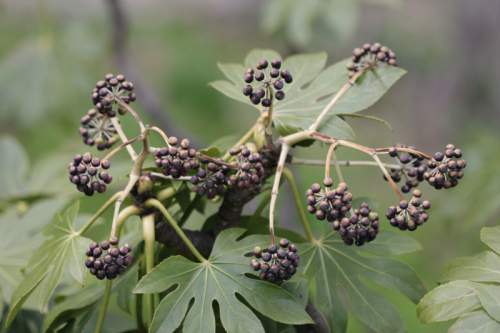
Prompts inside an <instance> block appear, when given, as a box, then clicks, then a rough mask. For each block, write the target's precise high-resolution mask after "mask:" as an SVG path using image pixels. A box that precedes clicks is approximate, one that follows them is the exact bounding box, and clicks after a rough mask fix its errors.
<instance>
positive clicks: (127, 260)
mask: <svg viewBox="0 0 500 333" xmlns="http://www.w3.org/2000/svg"><path fill="white" fill-rule="evenodd" d="M115 245H118V238H116V237H112V238H111V239H110V240H109V242H108V241H103V242H101V246H99V244H97V243H96V242H92V243H90V246H89V248H88V249H87V252H86V254H87V257H88V258H87V260H86V261H85V266H87V268H89V269H90V274H92V275H95V276H96V277H97V278H98V279H99V280H104V278H107V279H108V280H113V279H115V278H116V277H117V276H118V275H122V274H123V273H125V267H124V266H129V265H130V264H131V263H132V254H131V253H130V252H132V247H131V246H130V244H129V243H125V244H124V245H123V246H121V247H120V248H116V247H113V246H115ZM106 250H107V254H106V253H104V251H106Z"/></svg>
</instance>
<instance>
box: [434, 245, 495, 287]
mask: <svg viewBox="0 0 500 333" xmlns="http://www.w3.org/2000/svg"><path fill="white" fill-rule="evenodd" d="M454 280H469V281H476V282H482V281H487V282H500V257H498V256H497V255H496V254H495V253H493V252H489V251H486V252H483V253H479V254H476V255H474V256H471V257H465V258H459V259H455V260H453V261H451V262H450V263H448V264H447V265H446V266H445V267H444V269H443V271H442V272H441V276H440V277H439V280H438V282H442V281H454Z"/></svg>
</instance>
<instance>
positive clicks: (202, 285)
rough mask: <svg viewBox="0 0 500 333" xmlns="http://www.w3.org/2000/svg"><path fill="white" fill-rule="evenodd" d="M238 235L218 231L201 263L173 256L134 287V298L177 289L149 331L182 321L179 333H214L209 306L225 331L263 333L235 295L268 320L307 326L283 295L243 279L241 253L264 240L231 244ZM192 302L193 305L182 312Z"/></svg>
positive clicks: (166, 328) (158, 311)
mask: <svg viewBox="0 0 500 333" xmlns="http://www.w3.org/2000/svg"><path fill="white" fill-rule="evenodd" d="M244 232H245V229H241V228H233V229H228V230H225V231H223V232H222V233H221V234H220V235H219V236H218V237H217V240H216V241H215V244H214V247H213V250H212V254H211V255H210V258H209V260H208V262H207V263H206V264H205V263H194V262H191V261H189V260H188V259H186V258H184V257H180V256H174V257H171V258H169V259H167V260H165V261H164V262H162V263H161V264H160V265H158V266H157V267H156V268H154V269H153V270H152V271H151V272H150V273H149V274H148V275H146V276H145V277H144V278H143V279H142V280H141V281H140V282H139V284H138V285H137V288H136V289H135V291H134V292H136V293H159V292H162V291H164V290H167V289H168V288H170V287H171V286H174V285H177V288H176V289H175V290H174V291H173V292H172V293H170V294H168V295H167V296H166V297H165V298H164V299H163V300H162V302H161V303H160V305H159V306H158V308H157V309H156V312H155V316H154V319H153V324H152V326H151V328H150V329H151V332H162V333H163V332H165V333H168V332H173V331H174V330H175V329H176V328H177V327H178V326H179V325H180V324H181V322H182V321H183V319H184V317H185V321H184V328H183V332H203V333H206V332H215V316H214V312H213V308H212V305H213V302H214V301H217V303H218V305H219V308H220V316H221V320H222V324H223V326H224V328H225V330H226V331H227V332H264V330H263V327H262V324H261V323H260V321H259V320H258V319H257V317H256V316H255V315H254V314H253V313H252V311H251V310H250V309H249V308H248V307H246V306H245V305H244V304H243V303H241V302H240V301H239V300H238V299H237V298H236V294H239V295H240V296H242V297H243V298H244V299H245V300H246V301H247V302H248V303H249V304H250V305H251V306H252V307H253V308H254V309H255V310H257V311H258V312H260V313H262V314H263V315H265V316H267V317H269V318H271V319H273V320H276V321H279V322H284V323H289V324H298V325H300V324H306V323H311V322H312V321H311V318H310V317H309V316H308V315H307V313H306V312H305V310H304V308H303V307H302V306H301V305H300V304H299V302H298V301H297V300H295V299H294V297H293V296H292V295H290V294H289V293H288V292H286V291H284V290H283V289H282V288H280V287H278V286H276V285H273V284H271V283H268V282H264V281H260V280H256V279H251V278H249V277H246V276H245V273H249V272H251V269H250V266H249V258H247V257H245V256H244V254H245V253H248V252H251V251H252V248H253V247H254V246H257V245H259V246H266V244H268V242H269V241H268V238H267V237H263V236H249V237H246V238H244V239H242V240H240V241H238V242H236V241H235V240H236V239H237V238H238V237H240V236H241V235H242V234H243V233H244ZM193 299H194V303H193V304H192V306H191V308H190V309H189V310H188V307H189V304H190V302H191V301H192V300H193ZM186 312H187V315H185V313H186Z"/></svg>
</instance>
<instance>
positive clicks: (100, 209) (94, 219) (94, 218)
mask: <svg viewBox="0 0 500 333" xmlns="http://www.w3.org/2000/svg"><path fill="white" fill-rule="evenodd" d="M122 193H123V192H122V191H120V192H117V193H115V194H114V195H113V196H112V197H111V198H109V200H108V201H106V203H105V204H104V205H103V206H102V207H101V208H99V210H98V211H97V213H95V214H94V216H92V217H91V218H90V220H88V222H87V223H85V225H84V226H83V227H82V228H81V229H80V230H79V231H78V236H83V234H85V233H86V232H87V230H89V228H90V227H91V226H92V225H93V224H94V222H95V221H96V220H97V219H98V218H99V216H101V215H102V214H103V213H104V212H105V211H106V209H108V208H109V206H111V205H112V204H113V203H114V202H115V201H116V200H117V199H118V198H119V197H120V196H121V195H122Z"/></svg>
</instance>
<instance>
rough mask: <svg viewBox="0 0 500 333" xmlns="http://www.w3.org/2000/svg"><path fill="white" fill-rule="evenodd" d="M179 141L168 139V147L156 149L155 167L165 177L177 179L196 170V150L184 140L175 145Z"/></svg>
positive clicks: (197, 166) (173, 138) (197, 167)
mask: <svg viewBox="0 0 500 333" xmlns="http://www.w3.org/2000/svg"><path fill="white" fill-rule="evenodd" d="M178 141H179V140H177V138H176V137H173V136H172V137H170V138H169V139H168V142H167V145H168V147H163V148H156V150H155V165H156V166H157V167H161V168H163V169H162V173H163V174H164V175H165V176H172V178H174V179H177V178H180V177H181V176H187V175H189V170H191V169H193V170H198V169H199V167H200V163H199V162H198V161H197V160H196V155H197V153H196V150H195V149H193V148H191V142H190V141H189V140H188V139H184V140H182V141H181V142H180V144H179V147H177V144H178V143H179V142H178Z"/></svg>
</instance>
